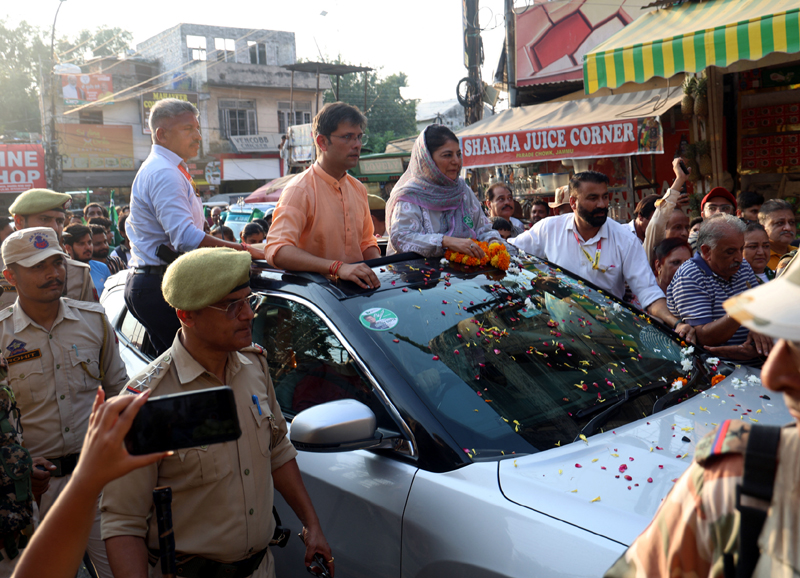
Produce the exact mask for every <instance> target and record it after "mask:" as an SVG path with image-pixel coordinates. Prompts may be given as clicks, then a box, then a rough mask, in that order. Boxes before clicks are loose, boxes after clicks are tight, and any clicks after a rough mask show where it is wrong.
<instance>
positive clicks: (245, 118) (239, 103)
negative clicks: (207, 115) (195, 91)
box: [219, 99, 258, 138]
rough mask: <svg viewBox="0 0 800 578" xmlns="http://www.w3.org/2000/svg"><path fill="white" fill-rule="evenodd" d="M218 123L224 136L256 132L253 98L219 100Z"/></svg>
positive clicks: (253, 133)
mask: <svg viewBox="0 0 800 578" xmlns="http://www.w3.org/2000/svg"><path fill="white" fill-rule="evenodd" d="M219 125H220V131H221V132H222V136H223V137H225V138H228V137H232V136H246V135H255V134H258V125H257V123H256V102H255V101H254V100H234V99H224V100H220V101H219Z"/></svg>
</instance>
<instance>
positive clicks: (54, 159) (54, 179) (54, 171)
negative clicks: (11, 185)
mask: <svg viewBox="0 0 800 578" xmlns="http://www.w3.org/2000/svg"><path fill="white" fill-rule="evenodd" d="M64 2H66V0H58V8H57V9H56V15H55V17H54V18H53V28H52V29H51V31H50V71H49V74H48V76H49V77H50V147H49V148H50V163H49V164H50V186H51V187H52V188H53V189H56V190H57V189H58V185H59V184H60V183H59V182H58V180H59V179H58V150H57V148H56V86H55V84H56V82H55V78H54V76H55V71H54V70H53V69H54V67H55V64H56V21H57V20H58V13H59V11H60V10H61V5H62V4H63V3H64Z"/></svg>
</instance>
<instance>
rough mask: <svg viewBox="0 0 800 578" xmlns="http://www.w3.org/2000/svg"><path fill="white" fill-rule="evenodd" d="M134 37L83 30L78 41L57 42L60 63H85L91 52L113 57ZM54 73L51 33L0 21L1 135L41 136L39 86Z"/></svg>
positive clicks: (109, 30)
mask: <svg viewBox="0 0 800 578" xmlns="http://www.w3.org/2000/svg"><path fill="white" fill-rule="evenodd" d="M132 40H133V36H132V35H131V33H130V32H128V31H126V30H122V29H120V28H103V27H101V28H98V29H97V30H95V31H94V32H90V31H88V30H82V31H81V32H79V33H78V35H77V36H75V37H74V38H71V39H70V38H67V37H62V38H58V39H56V43H55V53H56V62H71V63H73V64H77V65H80V64H83V63H84V61H85V58H86V53H87V50H91V51H92V53H93V55H94V56H110V55H114V54H118V53H120V52H123V51H125V50H127V49H128V48H129V47H130V43H131V41H132ZM50 70H52V62H51V53H50V31H49V30H43V29H41V28H37V27H35V26H31V25H30V24H28V23H27V22H20V24H19V25H18V26H17V27H16V28H11V27H9V26H8V24H7V22H6V21H5V20H0V103H2V107H0V135H5V134H13V133H15V132H33V133H39V132H41V130H42V119H41V112H40V109H39V85H40V83H41V81H42V80H43V76H45V75H47V74H49V71H50Z"/></svg>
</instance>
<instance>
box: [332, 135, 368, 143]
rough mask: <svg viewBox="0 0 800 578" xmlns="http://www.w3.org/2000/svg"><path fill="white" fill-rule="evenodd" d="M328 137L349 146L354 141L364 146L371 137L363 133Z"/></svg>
mask: <svg viewBox="0 0 800 578" xmlns="http://www.w3.org/2000/svg"><path fill="white" fill-rule="evenodd" d="M328 137H329V138H330V137H336V138H340V139H342V140H343V141H344V142H345V143H347V144H350V141H352V140H353V139H356V140H357V141H358V142H360V143H361V144H362V145H364V144H367V141H368V140H369V136H367V135H365V134H364V133H363V132H362V133H361V134H352V133H351V134H343V135H338V134H329V135H328Z"/></svg>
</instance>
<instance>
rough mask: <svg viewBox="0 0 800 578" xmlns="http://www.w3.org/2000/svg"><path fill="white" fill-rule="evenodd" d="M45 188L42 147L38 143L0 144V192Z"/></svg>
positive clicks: (18, 191)
mask: <svg viewBox="0 0 800 578" xmlns="http://www.w3.org/2000/svg"><path fill="white" fill-rule="evenodd" d="M44 188H47V181H46V180H45V174H44V147H42V145H38V144H8V145H5V144H0V193H21V192H23V191H27V190H28V189H44Z"/></svg>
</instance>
